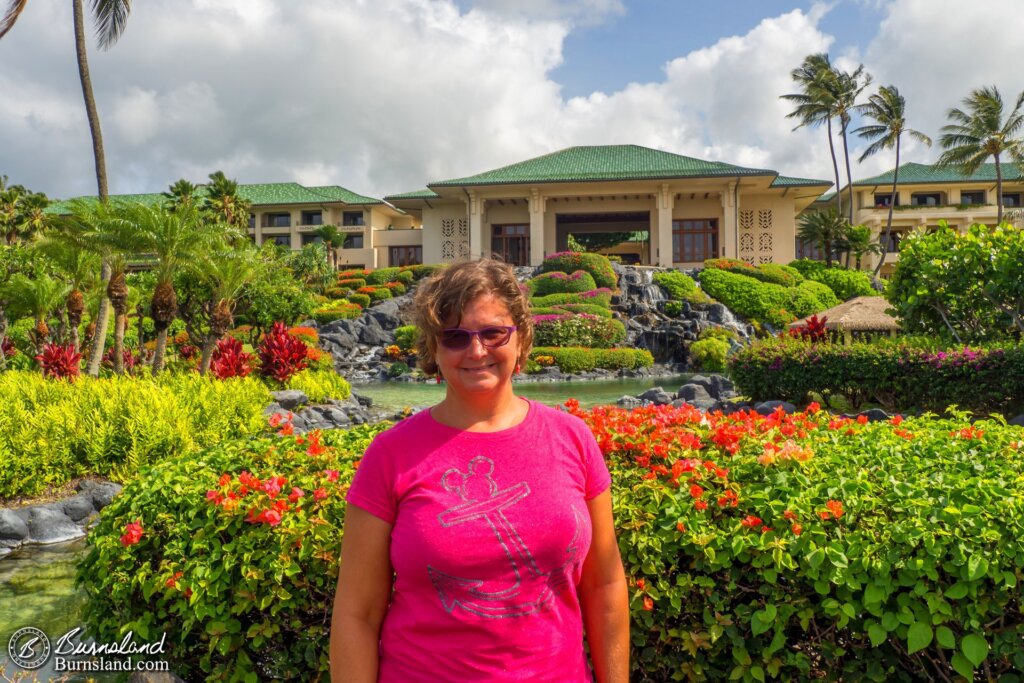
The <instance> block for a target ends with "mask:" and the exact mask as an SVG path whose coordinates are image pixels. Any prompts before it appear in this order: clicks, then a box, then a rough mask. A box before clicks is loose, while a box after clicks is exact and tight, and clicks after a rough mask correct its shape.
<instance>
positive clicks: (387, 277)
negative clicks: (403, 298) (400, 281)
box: [366, 267, 399, 285]
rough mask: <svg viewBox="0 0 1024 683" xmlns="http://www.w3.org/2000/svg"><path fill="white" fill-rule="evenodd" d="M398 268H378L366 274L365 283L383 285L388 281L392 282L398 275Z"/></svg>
mask: <svg viewBox="0 0 1024 683" xmlns="http://www.w3.org/2000/svg"><path fill="white" fill-rule="evenodd" d="M398 273H399V270H398V268H397V267H396V268H378V269H377V270H374V271H372V272H371V273H370V274H369V275H367V276H366V284H368V285H384V284H387V283H388V282H394V281H395V278H396V277H398Z"/></svg>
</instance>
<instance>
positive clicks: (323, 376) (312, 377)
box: [284, 370, 352, 403]
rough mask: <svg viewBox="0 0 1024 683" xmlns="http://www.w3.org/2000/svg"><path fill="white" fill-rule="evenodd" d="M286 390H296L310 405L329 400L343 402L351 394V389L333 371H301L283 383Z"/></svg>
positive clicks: (343, 379) (342, 378)
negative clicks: (303, 395) (302, 394)
mask: <svg viewBox="0 0 1024 683" xmlns="http://www.w3.org/2000/svg"><path fill="white" fill-rule="evenodd" d="M284 386H285V388H286V389H298V390H299V391H301V392H303V393H304V394H306V396H307V397H309V400H310V402H311V403H323V402H324V401H326V400H327V399H329V398H334V399H338V400H339V401H344V400H345V399H346V398H348V397H349V396H350V395H351V394H352V387H350V386H349V383H348V382H347V381H345V378H344V377H342V376H341V375H339V374H338V373H336V372H334V370H303V371H302V372H297V373H295V374H294V375H292V376H291V377H290V378H289V379H288V381H287V382H285V383H284Z"/></svg>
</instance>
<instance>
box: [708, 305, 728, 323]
mask: <svg viewBox="0 0 1024 683" xmlns="http://www.w3.org/2000/svg"><path fill="white" fill-rule="evenodd" d="M731 318H732V315H731V314H730V313H729V309H728V308H726V307H725V304H720V303H717V302H716V303H713V304H711V305H709V306H708V320H710V321H711V322H713V323H718V324H719V325H724V324H725V323H727V322H731Z"/></svg>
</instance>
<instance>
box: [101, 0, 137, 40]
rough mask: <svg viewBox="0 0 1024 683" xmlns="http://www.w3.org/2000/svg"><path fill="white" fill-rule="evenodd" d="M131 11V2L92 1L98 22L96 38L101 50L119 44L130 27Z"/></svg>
mask: <svg viewBox="0 0 1024 683" xmlns="http://www.w3.org/2000/svg"><path fill="white" fill-rule="evenodd" d="M131 11H132V2H131V0H92V14H93V18H94V19H95V21H96V38H97V39H98V40H99V44H100V49H102V50H106V49H107V48H109V47H111V46H112V45H113V44H114V43H116V42H117V39H118V38H120V37H121V34H122V33H124V28H125V26H127V25H128V15H129V14H130V13H131Z"/></svg>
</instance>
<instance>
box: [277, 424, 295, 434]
mask: <svg viewBox="0 0 1024 683" xmlns="http://www.w3.org/2000/svg"><path fill="white" fill-rule="evenodd" d="M294 433H295V425H293V424H292V423H291V422H287V423H285V425H284V426H283V427H281V429H279V430H277V435H278V436H291V435H292V434H294Z"/></svg>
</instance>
